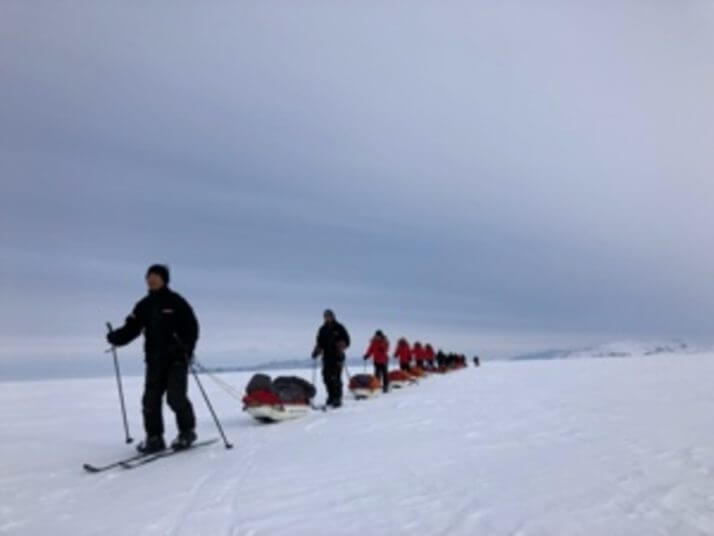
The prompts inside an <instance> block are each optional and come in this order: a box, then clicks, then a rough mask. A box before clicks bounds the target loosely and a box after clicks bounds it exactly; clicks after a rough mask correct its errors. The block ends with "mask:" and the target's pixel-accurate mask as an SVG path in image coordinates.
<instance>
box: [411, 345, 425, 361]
mask: <svg viewBox="0 0 714 536" xmlns="http://www.w3.org/2000/svg"><path fill="white" fill-rule="evenodd" d="M412 357H413V358H414V361H424V347H423V346H422V345H421V344H419V343H416V344H414V348H412Z"/></svg>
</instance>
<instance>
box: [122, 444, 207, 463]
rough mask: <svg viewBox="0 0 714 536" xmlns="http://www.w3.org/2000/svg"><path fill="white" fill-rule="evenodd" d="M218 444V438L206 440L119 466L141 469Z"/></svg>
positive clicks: (126, 461) (142, 457) (127, 461)
mask: <svg viewBox="0 0 714 536" xmlns="http://www.w3.org/2000/svg"><path fill="white" fill-rule="evenodd" d="M217 442H218V438H214V439H206V440H205V441H197V442H196V443H194V444H193V445H191V446H190V447H189V448H187V449H180V450H172V449H166V450H162V451H161V452H156V453H154V454H149V455H147V456H141V457H139V458H136V459H134V460H124V461H121V462H119V466H120V467H122V468H124V469H134V468H136V467H141V466H142V465H146V464H147V463H151V462H155V461H157V460H161V459H163V458H168V457H169V456H173V455H175V454H181V453H182V452H190V451H192V450H193V449H196V448H198V447H206V446H208V445H213V444H214V443H217Z"/></svg>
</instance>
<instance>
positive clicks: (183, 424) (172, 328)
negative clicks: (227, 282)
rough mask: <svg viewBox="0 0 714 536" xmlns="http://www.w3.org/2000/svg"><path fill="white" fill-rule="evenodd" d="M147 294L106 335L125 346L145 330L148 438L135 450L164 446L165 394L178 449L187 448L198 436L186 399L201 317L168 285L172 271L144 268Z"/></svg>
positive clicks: (112, 342)
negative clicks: (189, 370) (175, 430)
mask: <svg viewBox="0 0 714 536" xmlns="http://www.w3.org/2000/svg"><path fill="white" fill-rule="evenodd" d="M146 283H147V285H148V287H149V294H148V295H147V296H146V297H144V298H143V299H142V300H141V301H139V303H137V304H136V306H135V307H134V311H133V312H132V313H131V314H130V315H129V316H128V317H127V319H126V323H125V324H124V326H122V327H121V328H119V329H117V330H114V331H112V332H111V333H109V334H108V335H107V340H108V341H109V343H110V344H112V345H114V346H124V345H125V344H129V343H130V342H131V341H133V340H134V339H136V338H137V337H138V336H139V335H140V334H141V333H142V332H143V333H144V353H145V356H146V378H145V384H144V396H143V398H142V409H143V415H144V429H145V430H146V439H145V440H144V441H143V442H141V443H140V444H139V446H138V447H137V450H139V451H140V452H144V453H150V452H157V451H160V450H164V449H165V448H166V444H165V443H164V438H163V434H164V422H163V417H162V411H161V410H162V399H163V396H164V393H166V399H167V402H168V404H169V406H170V407H171V409H172V410H173V411H174V413H175V414H176V425H177V428H178V430H179V434H178V437H177V438H176V439H175V440H174V441H173V442H172V444H171V446H172V448H174V449H177V450H178V449H184V448H188V447H190V446H191V444H192V443H193V442H194V441H196V433H195V431H194V429H195V427H196V418H195V416H194V413H193V406H192V405H191V401H190V400H189V399H188V396H187V391H188V367H189V364H190V361H191V359H192V358H193V351H194V348H195V346H196V341H197V340H198V322H197V320H196V316H195V315H194V313H193V309H192V308H191V306H190V305H189V303H188V302H187V301H186V300H185V299H184V298H182V297H181V296H180V295H179V294H177V293H175V292H173V291H172V290H171V289H169V287H168V283H169V270H168V268H167V267H166V266H162V265H154V266H151V267H150V268H149V270H148V271H147V273H146Z"/></svg>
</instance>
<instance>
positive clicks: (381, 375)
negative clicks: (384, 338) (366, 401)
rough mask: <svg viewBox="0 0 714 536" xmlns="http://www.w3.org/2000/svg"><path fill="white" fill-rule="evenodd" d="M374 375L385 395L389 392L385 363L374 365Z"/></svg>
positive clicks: (387, 372)
mask: <svg viewBox="0 0 714 536" xmlns="http://www.w3.org/2000/svg"><path fill="white" fill-rule="evenodd" d="M374 375H375V377H376V378H377V379H378V380H381V382H382V390H383V391H384V392H385V393H386V392H387V391H389V371H388V370H387V365H386V363H375V364H374Z"/></svg>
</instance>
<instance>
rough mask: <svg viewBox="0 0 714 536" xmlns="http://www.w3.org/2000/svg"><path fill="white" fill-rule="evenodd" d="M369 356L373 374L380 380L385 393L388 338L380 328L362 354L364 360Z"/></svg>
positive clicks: (386, 386)
mask: <svg viewBox="0 0 714 536" xmlns="http://www.w3.org/2000/svg"><path fill="white" fill-rule="evenodd" d="M370 357H371V358H372V360H373V361H374V375H375V376H376V377H377V379H378V380H381V381H382V390H383V391H384V392H385V393H386V392H387V391H389V371H388V366H389V340H388V339H387V337H386V336H385V335H384V333H382V332H381V330H377V332H376V333H375V334H374V337H373V338H372V341H371V342H370V343H369V348H367V353H365V354H364V359H365V360H367V359H369V358H370Z"/></svg>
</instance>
